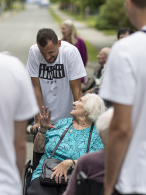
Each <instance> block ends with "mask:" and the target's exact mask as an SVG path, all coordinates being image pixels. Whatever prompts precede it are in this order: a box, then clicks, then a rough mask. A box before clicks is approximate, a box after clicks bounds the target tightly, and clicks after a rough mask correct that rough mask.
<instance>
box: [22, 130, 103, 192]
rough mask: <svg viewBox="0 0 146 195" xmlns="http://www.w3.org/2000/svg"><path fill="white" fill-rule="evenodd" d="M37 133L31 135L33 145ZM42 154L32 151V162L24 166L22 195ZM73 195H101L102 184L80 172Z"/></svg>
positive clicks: (36, 131)
mask: <svg viewBox="0 0 146 195" xmlns="http://www.w3.org/2000/svg"><path fill="white" fill-rule="evenodd" d="M37 133H38V128H37V127H36V128H35V131H34V135H33V143H34V140H35V137H36V135H37ZM43 154H44V153H37V152H34V151H33V162H32V164H31V160H28V161H27V163H26V165H25V172H24V182H23V195H27V188H28V187H29V185H30V182H31V178H32V173H33V171H34V170H35V169H36V167H37V166H38V164H39V161H40V159H41V157H42V156H43ZM75 195H103V183H97V182H95V181H94V180H90V179H88V176H87V175H86V174H85V173H84V172H82V171H80V172H79V173H78V175H77V178H76V194H75Z"/></svg>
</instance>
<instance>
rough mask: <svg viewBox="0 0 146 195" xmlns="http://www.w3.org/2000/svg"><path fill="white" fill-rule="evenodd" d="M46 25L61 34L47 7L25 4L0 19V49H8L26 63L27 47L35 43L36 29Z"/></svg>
mask: <svg viewBox="0 0 146 195" xmlns="http://www.w3.org/2000/svg"><path fill="white" fill-rule="evenodd" d="M48 27H50V28H52V29H54V31H55V32H56V33H57V35H58V36H61V33H60V28H59V27H58V24H56V22H55V21H54V19H53V18H52V17H51V16H50V13H49V12H48V9H45V8H39V7H38V6H37V5H26V9H25V10H24V11H22V12H20V13H18V14H15V15H12V16H11V17H8V16H7V17H6V18H4V20H1V21H0V43H1V44H0V51H9V52H10V53H12V54H13V55H15V56H17V57H18V58H19V59H20V60H21V61H22V62H23V63H24V64H26V62H27V58H28V51H29V48H30V46H31V45H32V44H35V43H36V34H37V32H38V30H39V29H41V28H48Z"/></svg>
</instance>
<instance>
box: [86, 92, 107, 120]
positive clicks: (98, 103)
mask: <svg viewBox="0 0 146 195" xmlns="http://www.w3.org/2000/svg"><path fill="white" fill-rule="evenodd" d="M85 96H86V97H87V100H86V103H85V106H84V110H85V111H87V112H88V113H89V115H88V118H89V119H90V120H91V121H93V122H95V121H96V120H97V119H98V117H99V116H100V115H101V114H102V113H103V112H105V110H106V107H105V104H104V101H103V100H102V99H101V98H100V97H99V96H98V95H96V94H90V93H88V94H86V95H85Z"/></svg>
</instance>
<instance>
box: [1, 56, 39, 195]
mask: <svg viewBox="0 0 146 195" xmlns="http://www.w3.org/2000/svg"><path fill="white" fill-rule="evenodd" d="M37 112H38V106H37V102H36V98H35V95H34V91H33V88H32V84H31V81H30V78H29V76H28V75H27V72H26V70H25V67H24V65H23V64H22V63H21V62H20V61H19V60H18V59H17V58H15V57H12V56H8V55H6V54H2V53H0V194H1V195H21V193H22V186H21V185H22V182H21V179H20V175H19V172H18V168H17V165H16V154H15V148H14V139H15V130H14V121H24V120H27V119H29V118H31V117H33V116H34V115H35V114H37Z"/></svg>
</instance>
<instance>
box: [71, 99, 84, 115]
mask: <svg viewBox="0 0 146 195" xmlns="http://www.w3.org/2000/svg"><path fill="white" fill-rule="evenodd" d="M86 99H87V97H86V96H83V97H81V98H80V99H79V100H78V101H76V102H73V106H74V109H73V110H72V111H71V112H70V114H71V115H74V116H76V117H80V116H85V114H87V112H86V111H85V110H84V106H85V103H86Z"/></svg>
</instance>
